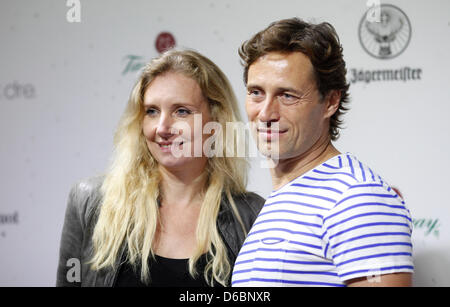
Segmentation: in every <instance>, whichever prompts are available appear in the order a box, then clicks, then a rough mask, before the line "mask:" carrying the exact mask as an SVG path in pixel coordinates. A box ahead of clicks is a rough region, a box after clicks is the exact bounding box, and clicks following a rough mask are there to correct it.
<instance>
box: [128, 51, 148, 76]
mask: <svg viewBox="0 0 450 307" xmlns="http://www.w3.org/2000/svg"><path fill="white" fill-rule="evenodd" d="M125 60H126V61H127V62H126V66H125V69H124V70H123V71H122V75H126V74H128V73H134V72H137V71H139V70H140V69H142V68H143V67H144V66H145V62H144V61H143V57H142V56H139V55H133V54H130V55H127V56H125Z"/></svg>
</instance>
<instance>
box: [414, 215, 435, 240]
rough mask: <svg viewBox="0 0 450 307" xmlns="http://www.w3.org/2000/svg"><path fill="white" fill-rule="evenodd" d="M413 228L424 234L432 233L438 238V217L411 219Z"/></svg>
mask: <svg viewBox="0 0 450 307" xmlns="http://www.w3.org/2000/svg"><path fill="white" fill-rule="evenodd" d="M412 222H413V225H414V230H422V231H424V234H425V236H426V237H427V236H429V235H430V234H433V235H434V236H435V237H436V238H439V227H440V226H441V224H440V222H439V219H432V218H431V219H413V220H412Z"/></svg>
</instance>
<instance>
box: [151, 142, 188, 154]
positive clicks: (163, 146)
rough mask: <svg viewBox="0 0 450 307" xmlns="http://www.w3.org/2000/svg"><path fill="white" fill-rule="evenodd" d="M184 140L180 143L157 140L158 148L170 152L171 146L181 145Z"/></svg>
mask: <svg viewBox="0 0 450 307" xmlns="http://www.w3.org/2000/svg"><path fill="white" fill-rule="evenodd" d="M183 143H184V142H180V143H173V142H157V144H158V145H159V148H160V149H161V150H162V152H172V148H174V147H175V146H177V147H180V146H181V145H183Z"/></svg>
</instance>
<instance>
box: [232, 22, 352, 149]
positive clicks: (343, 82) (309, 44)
mask: <svg viewBox="0 0 450 307" xmlns="http://www.w3.org/2000/svg"><path fill="white" fill-rule="evenodd" d="M342 50H343V49H342V46H341V44H340V42H339V37H338V35H337V33H336V31H335V29H334V27H333V26H332V25H331V24H329V23H327V22H323V23H320V24H311V23H307V22H305V21H302V20H300V19H298V18H290V19H284V20H280V21H276V22H273V23H272V24H270V25H269V26H268V27H267V28H266V29H264V30H262V31H260V32H258V33H257V34H255V35H254V36H253V37H252V38H251V39H250V40H248V41H246V42H244V43H243V44H242V46H241V47H240V49H239V56H240V57H241V59H242V60H243V65H244V82H245V84H247V77H248V69H249V67H250V65H252V64H253V63H254V62H255V61H256V60H257V59H258V58H260V57H261V56H263V55H265V54H267V53H269V52H295V51H299V52H302V53H303V54H305V55H306V56H307V57H308V58H309V60H310V61H311V63H312V65H313V68H314V74H315V79H316V84H317V88H318V90H319V93H320V94H321V96H322V98H324V97H325V96H326V95H327V94H328V93H329V92H330V91H331V90H337V91H339V92H340V94H341V99H340V103H339V108H338V109H337V110H336V112H335V113H334V114H333V116H332V117H331V118H330V130H329V133H330V138H331V139H332V140H333V141H334V140H337V138H338V137H339V129H340V128H341V124H342V119H341V115H342V114H343V113H344V112H345V111H347V110H348V108H347V107H346V104H347V103H348V101H349V95H348V88H349V84H348V83H347V79H346V75H347V69H346V68H345V61H344V58H343V54H342Z"/></svg>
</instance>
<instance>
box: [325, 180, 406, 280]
mask: <svg viewBox="0 0 450 307" xmlns="http://www.w3.org/2000/svg"><path fill="white" fill-rule="evenodd" d="M323 232H324V235H323V240H324V243H325V250H324V253H325V257H326V258H329V259H332V260H333V262H334V264H335V266H336V268H337V273H338V275H339V277H340V279H341V280H343V281H347V280H350V279H353V278H358V277H367V276H379V275H384V274H390V273H397V272H411V273H412V272H413V269H414V267H413V261H412V244H411V232H412V221H411V216H410V213H409V210H408V209H407V208H406V207H405V203H404V201H403V200H402V199H401V198H400V197H399V196H398V195H397V194H396V193H395V192H394V191H393V190H392V189H391V188H389V187H386V185H383V184H379V183H364V184H357V185H352V186H351V187H349V188H348V189H347V190H346V191H345V192H344V193H343V194H342V197H340V199H339V200H338V201H337V202H336V204H335V205H334V207H333V208H332V209H331V210H330V211H329V212H328V214H327V215H326V216H325V217H324V223H323Z"/></svg>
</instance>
